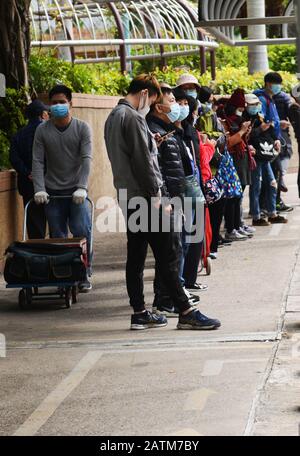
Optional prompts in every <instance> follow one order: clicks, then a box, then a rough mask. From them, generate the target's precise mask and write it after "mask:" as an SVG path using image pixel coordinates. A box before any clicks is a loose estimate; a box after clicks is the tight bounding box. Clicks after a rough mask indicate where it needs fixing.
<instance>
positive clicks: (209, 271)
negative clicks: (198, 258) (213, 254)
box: [206, 257, 212, 276]
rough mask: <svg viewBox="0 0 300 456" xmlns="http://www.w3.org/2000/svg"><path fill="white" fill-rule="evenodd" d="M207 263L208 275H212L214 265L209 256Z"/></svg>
mask: <svg viewBox="0 0 300 456" xmlns="http://www.w3.org/2000/svg"><path fill="white" fill-rule="evenodd" d="M206 261H207V264H206V275H208V276H209V275H210V274H211V265H212V260H211V258H209V257H207V260H206Z"/></svg>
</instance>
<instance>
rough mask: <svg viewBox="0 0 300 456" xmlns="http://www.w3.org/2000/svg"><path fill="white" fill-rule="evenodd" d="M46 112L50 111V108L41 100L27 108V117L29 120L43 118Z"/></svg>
mask: <svg viewBox="0 0 300 456" xmlns="http://www.w3.org/2000/svg"><path fill="white" fill-rule="evenodd" d="M44 111H49V106H47V105H45V104H44V103H43V102H42V101H40V100H34V101H33V102H32V103H30V104H29V105H27V106H26V109H25V116H26V117H27V119H34V118H35V117H39V116H41V115H42V113H43V112H44Z"/></svg>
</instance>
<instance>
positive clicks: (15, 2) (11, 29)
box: [0, 0, 31, 89]
mask: <svg viewBox="0 0 300 456" xmlns="http://www.w3.org/2000/svg"><path fill="white" fill-rule="evenodd" d="M30 2H31V0H0V31H1V32H0V73H3V74H4V75H5V77H6V85H7V87H12V88H16V89H19V88H20V87H22V86H28V84H29V81H28V59H29V54H30V20H29V6H30Z"/></svg>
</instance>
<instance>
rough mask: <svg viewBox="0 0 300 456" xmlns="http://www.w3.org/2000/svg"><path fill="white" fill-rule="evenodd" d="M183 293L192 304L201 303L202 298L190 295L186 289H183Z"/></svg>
mask: <svg viewBox="0 0 300 456" xmlns="http://www.w3.org/2000/svg"><path fill="white" fill-rule="evenodd" d="M183 291H184V293H185V294H186V296H187V297H188V299H189V302H190V303H193V304H196V303H197V302H200V296H198V295H195V294H192V293H190V292H189V291H188V290H187V289H186V287H183Z"/></svg>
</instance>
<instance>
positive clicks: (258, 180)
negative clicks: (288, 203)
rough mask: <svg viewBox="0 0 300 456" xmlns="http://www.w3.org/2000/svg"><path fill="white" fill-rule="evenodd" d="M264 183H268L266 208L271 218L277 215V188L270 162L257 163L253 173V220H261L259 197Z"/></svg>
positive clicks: (251, 191)
mask: <svg viewBox="0 0 300 456" xmlns="http://www.w3.org/2000/svg"><path fill="white" fill-rule="evenodd" d="M262 181H264V182H265V183H266V208H267V211H268V215H269V216H273V215H276V195H277V188H276V185H275V186H274V184H276V180H275V177H274V173H273V171H272V168H271V164H270V163H269V162H260V161H258V162H257V167H256V169H255V170H253V171H252V185H251V186H250V211H251V215H252V218H253V220H258V219H260V204H259V196H260V192H261V184H262Z"/></svg>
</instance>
